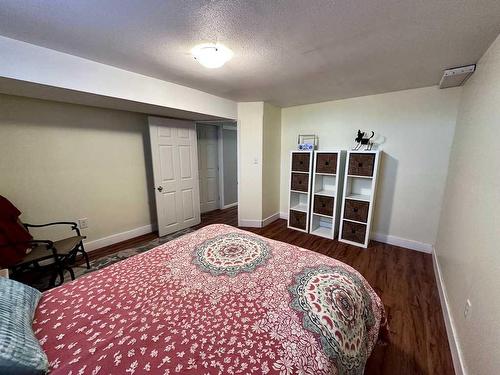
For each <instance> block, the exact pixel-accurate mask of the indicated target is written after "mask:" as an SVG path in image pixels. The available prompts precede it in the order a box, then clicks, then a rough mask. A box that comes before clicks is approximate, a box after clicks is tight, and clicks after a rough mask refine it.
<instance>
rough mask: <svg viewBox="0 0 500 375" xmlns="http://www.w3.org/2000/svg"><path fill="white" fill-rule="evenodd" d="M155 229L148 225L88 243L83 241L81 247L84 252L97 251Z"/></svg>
mask: <svg viewBox="0 0 500 375" xmlns="http://www.w3.org/2000/svg"><path fill="white" fill-rule="evenodd" d="M155 229H156V228H155V226H154V225H152V224H149V225H145V226H143V227H139V228H135V229H131V230H128V231H126V232H121V233H116V234H112V235H111V236H108V237H103V238H99V239H97V240H93V241H88V242H85V241H84V242H83V245H84V246H85V250H87V251H93V250H97V249H100V248H102V247H105V246H110V245H114V244H115V243H118V242H122V241H126V240H130V239H131V238H134V237H139V236H142V235H143V234H148V233H151V232H153V231H154V230H155Z"/></svg>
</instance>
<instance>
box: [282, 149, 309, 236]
mask: <svg viewBox="0 0 500 375" xmlns="http://www.w3.org/2000/svg"><path fill="white" fill-rule="evenodd" d="M312 164H313V151H291V152H290V183H289V187H290V196H289V200H288V207H289V210H288V228H291V229H295V230H298V231H301V232H306V233H307V232H308V231H309V213H310V211H311V210H310V203H311V172H312Z"/></svg>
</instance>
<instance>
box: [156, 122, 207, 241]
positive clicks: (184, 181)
mask: <svg viewBox="0 0 500 375" xmlns="http://www.w3.org/2000/svg"><path fill="white" fill-rule="evenodd" d="M149 134H150V136H151V153H152V160H153V174H154V183H155V197H156V211H157V214H158V232H159V235H160V236H164V235H166V234H169V233H172V232H176V231H178V230H180V229H184V228H188V227H191V226H193V225H196V224H199V223H200V195H199V190H198V186H199V185H198V158H197V155H196V154H197V148H196V125H195V123H194V122H192V121H182V120H173V119H166V118H160V117H149Z"/></svg>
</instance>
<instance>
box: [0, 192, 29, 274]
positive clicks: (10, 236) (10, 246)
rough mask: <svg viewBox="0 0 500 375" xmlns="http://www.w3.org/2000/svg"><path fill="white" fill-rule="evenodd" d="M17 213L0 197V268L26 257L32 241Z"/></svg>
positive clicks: (15, 209) (11, 205)
mask: <svg viewBox="0 0 500 375" xmlns="http://www.w3.org/2000/svg"><path fill="white" fill-rule="evenodd" d="M19 215H21V211H19V210H18V209H17V208H16V207H15V206H14V205H13V204H12V203H10V202H9V200H7V198H4V197H2V196H1V195H0V268H8V267H11V266H12V265H14V264H16V263H18V262H19V261H21V260H22V259H23V258H24V257H25V256H26V249H27V248H28V247H29V245H27V244H26V241H30V240H32V239H33V237H31V235H30V234H29V232H28V231H27V230H26V229H25V228H24V226H23V225H22V224H21V222H20V221H19Z"/></svg>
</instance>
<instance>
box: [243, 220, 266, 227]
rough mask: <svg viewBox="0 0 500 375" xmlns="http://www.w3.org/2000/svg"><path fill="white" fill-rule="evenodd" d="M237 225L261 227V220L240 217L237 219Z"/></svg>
mask: <svg viewBox="0 0 500 375" xmlns="http://www.w3.org/2000/svg"><path fill="white" fill-rule="evenodd" d="M238 226H239V227H247V228H262V220H247V219H240V220H239V221H238Z"/></svg>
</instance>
